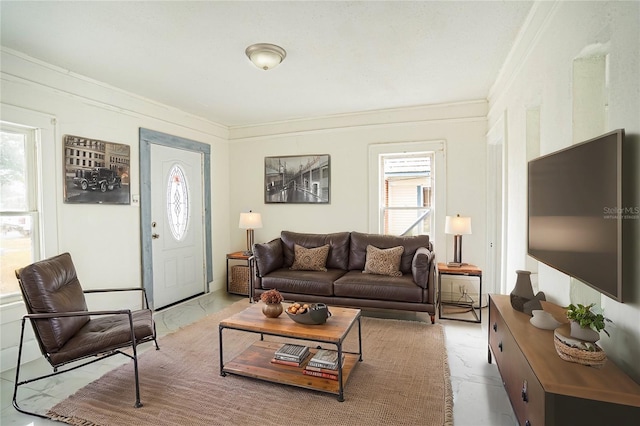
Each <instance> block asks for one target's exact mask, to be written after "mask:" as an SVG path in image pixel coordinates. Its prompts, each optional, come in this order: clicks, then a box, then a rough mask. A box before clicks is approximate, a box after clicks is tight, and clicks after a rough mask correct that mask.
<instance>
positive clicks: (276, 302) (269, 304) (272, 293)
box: [260, 288, 284, 318]
mask: <svg viewBox="0 0 640 426" xmlns="http://www.w3.org/2000/svg"><path fill="white" fill-rule="evenodd" d="M260 300H262V301H263V302H264V306H263V307H262V313H263V314H264V315H265V316H266V317H267V318H277V317H279V316H280V314H281V313H282V311H283V308H282V301H283V300H284V297H282V295H281V294H280V292H279V291H278V290H276V289H275V288H273V289H271V290H267V291H265V292H264V293H262V294H261V295H260Z"/></svg>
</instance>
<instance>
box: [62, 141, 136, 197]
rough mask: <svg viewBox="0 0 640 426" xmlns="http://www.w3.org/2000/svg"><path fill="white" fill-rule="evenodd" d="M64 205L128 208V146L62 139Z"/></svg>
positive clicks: (129, 156)
mask: <svg viewBox="0 0 640 426" xmlns="http://www.w3.org/2000/svg"><path fill="white" fill-rule="evenodd" d="M63 141H64V202H65V203H75V204H130V185H129V166H130V161H131V160H130V158H131V155H130V147H129V145H124V144H119V143H113V142H105V141H100V140H96V139H90V138H84V137H80V136H71V135H64V139H63Z"/></svg>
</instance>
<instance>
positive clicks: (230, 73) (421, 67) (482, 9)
mask: <svg viewBox="0 0 640 426" xmlns="http://www.w3.org/2000/svg"><path fill="white" fill-rule="evenodd" d="M532 4H533V2H531V1H508V0H505V1H412V2H398V1H361V2H341V1H337V2H326V1H314V2H302V1H297V2H273V1H258V2H247V1H225V2H222V1H200V2H189V1H169V2H166V1H164V2H156V1H144V2H142V1H140V2H133V1H129V2H97V1H73V2H60V1H54V2H22V1H17V2H14V1H5V0H3V1H1V2H0V16H1V22H0V28H1V33H0V37H1V38H0V43H1V44H2V46H4V47H7V48H10V49H14V50H17V51H19V52H22V53H24V54H27V55H29V56H31V57H34V58H37V59H40V60H42V61H45V62H48V63H50V64H53V65H56V66H58V67H61V68H63V69H65V70H69V71H71V72H74V73H77V74H81V75H83V76H86V77H90V78H92V79H95V80H98V81H101V82H103V83H107V84H109V85H111V86H115V87H118V88H120V89H124V90H126V91H129V92H133V93H136V94H138V95H141V96H143V97H146V98H149V99H152V100H154V101H157V102H161V103H164V104H167V105H170V106H172V107H175V108H178V109H180V110H183V111H186V112H189V113H191V114H195V115H197V116H200V117H204V118H206V119H208V120H211V121H214V122H217V123H220V124H223V125H226V126H230V127H234V126H243V125H251V124H259V123H268V122H277V121H283V120H290V119H297V118H307V117H319V116H327V115H334V114H344V113H352V112H361V111H371V110H379V109H388V108H399V107H411V106H418V105H428V104H437V103H446V102H457V101H464V100H476V99H485V98H487V95H488V93H489V89H490V87H491V85H492V84H493V82H494V81H495V78H496V76H497V75H498V72H499V70H500V67H501V65H502V64H503V62H504V60H505V58H506V57H507V55H508V53H509V50H510V49H511V46H512V45H513V43H514V40H515V38H516V36H517V34H518V31H519V29H520V28H521V27H522V25H523V23H524V21H525V19H526V16H527V14H528V12H529V10H530V9H531V7H532ZM253 43H274V44H277V45H279V46H282V47H283V48H284V49H285V50H286V51H287V57H286V59H285V60H284V62H283V63H282V64H281V65H280V66H278V67H277V68H275V69H272V70H270V71H263V70H260V69H258V68H256V67H254V66H253V65H252V64H251V63H250V62H249V60H248V59H247V57H246V56H245V54H244V50H245V48H246V47H247V46H248V45H250V44H253Z"/></svg>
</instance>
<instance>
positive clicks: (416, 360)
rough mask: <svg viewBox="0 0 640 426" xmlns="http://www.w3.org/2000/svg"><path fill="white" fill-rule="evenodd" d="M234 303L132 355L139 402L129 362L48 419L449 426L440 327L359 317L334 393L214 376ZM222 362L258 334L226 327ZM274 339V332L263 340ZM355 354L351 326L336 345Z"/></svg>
mask: <svg viewBox="0 0 640 426" xmlns="http://www.w3.org/2000/svg"><path fill="white" fill-rule="evenodd" d="M246 307H247V303H246V301H239V302H236V303H234V304H233V305H231V306H229V307H227V308H225V309H224V310H222V311H220V312H218V313H215V314H212V315H210V316H208V317H205V318H203V319H201V320H199V321H197V322H195V323H193V324H191V325H189V326H186V327H184V328H182V329H180V330H178V331H177V332H175V333H173V334H170V335H167V336H165V337H163V338H161V339H160V340H159V344H160V351H155V350H148V351H146V352H145V353H143V354H142V355H141V356H140V357H139V371H140V386H141V399H142V403H143V404H144V406H143V407H141V408H133V402H134V400H135V396H134V383H133V382H134V379H133V373H132V371H133V363H128V364H126V365H123V366H121V367H118V368H116V369H114V370H112V371H110V372H109V373H107V374H105V375H104V376H102V377H101V378H99V379H97V380H96V381H94V382H92V383H90V384H89V385H87V386H85V387H84V388H82V389H80V390H78V391H77V392H76V393H75V394H74V395H72V396H70V397H69V398H67V399H66V400H64V401H62V402H61V403H59V404H57V405H56V406H55V407H53V408H52V409H51V410H50V411H49V412H48V416H49V417H50V418H51V419H53V420H57V421H61V422H64V423H68V424H72V425H82V426H94V425H104V426H107V425H113V426H118V425H123V426H124V425H126V426H130V425H154V426H155V425H158V426H162V425H171V426H174V425H185V426H186V425H203V426H205V425H206V426H211V425H242V426H245V425H260V426H282V425H289V424H290V425H297V424H304V425H308V424H312V425H327V426H329V425H331V426H333V425H336V426H337V425H345V426H346V425H354V426H360V425H362V426H364V425H399V426H402V425H406V426H417V425H420V426H429V425H438V426H439V425H453V397H452V391H451V380H450V376H449V365H448V361H447V354H446V349H445V342H444V331H443V328H442V326H441V325H439V324H435V325H432V324H427V323H423V322H417V321H400V320H394V319H379V318H368V317H363V318H362V351H363V361H362V362H361V363H358V365H357V366H356V367H355V369H354V371H353V372H352V374H351V376H350V377H349V381H348V382H347V384H346V387H345V394H344V396H345V401H344V402H339V401H338V400H337V397H336V396H335V395H331V394H325V393H320V392H315V391H311V390H306V389H300V388H295V387H290V386H284V385H278V384H273V383H268V382H262V381H259V380H255V379H251V378H246V377H239V376H234V375H227V376H226V377H222V376H220V371H219V369H220V364H219V356H218V323H219V322H220V320H222V319H224V318H226V317H228V316H230V315H232V314H234V313H236V312H239V311H240V310H242V309H244V308H246ZM224 333H225V334H224V345H225V352H224V357H225V360H229V359H231V358H232V357H233V356H234V355H235V354H238V353H240V352H242V350H243V349H244V348H246V347H248V346H249V345H250V344H251V343H252V342H254V341H255V340H256V339H259V336H258V335H256V334H252V333H245V332H240V331H236V330H228V329H227V330H225V331H224ZM265 339H269V340H277V338H273V337H268V336H267V337H265ZM344 348H345V350H351V351H357V328H356V329H354V330H352V332H351V333H350V335H349V336H348V338H347V341H346V342H345V346H344Z"/></svg>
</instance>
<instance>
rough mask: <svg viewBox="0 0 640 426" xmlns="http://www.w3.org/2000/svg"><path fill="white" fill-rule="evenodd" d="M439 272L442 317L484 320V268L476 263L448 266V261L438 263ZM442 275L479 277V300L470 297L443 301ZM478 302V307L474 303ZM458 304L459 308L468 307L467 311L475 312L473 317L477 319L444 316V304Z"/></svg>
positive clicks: (439, 300) (439, 297)
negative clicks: (455, 300) (454, 300)
mask: <svg viewBox="0 0 640 426" xmlns="http://www.w3.org/2000/svg"><path fill="white" fill-rule="evenodd" d="M437 273H438V302H439V303H438V314H439V316H440V318H442V319H452V320H458V321H467V322H482V269H480V268H478V267H477V266H475V265H469V264H466V265H462V266H447V264H446V263H438V266H437ZM442 275H466V276H473V277H478V280H479V286H478V300H477V301H476V300H473V299H471V297H469V296H467V297H469V300H460V301H457V302H443V301H442ZM476 303H477V305H478V307H477V308H476V307H475V306H474V305H475V304H476ZM443 305H447V306H456V307H459V308H468V311H467V312H471V313H473V317H474V318H475V320H468V319H465V318H455V317H444V316H442V306H443Z"/></svg>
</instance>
